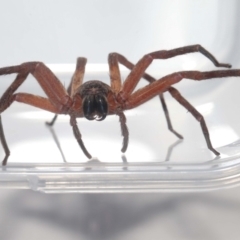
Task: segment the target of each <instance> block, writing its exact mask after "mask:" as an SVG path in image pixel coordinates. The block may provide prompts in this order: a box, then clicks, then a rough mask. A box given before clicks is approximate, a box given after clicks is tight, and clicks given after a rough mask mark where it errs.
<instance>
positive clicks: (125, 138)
mask: <svg viewBox="0 0 240 240" xmlns="http://www.w3.org/2000/svg"><path fill="white" fill-rule="evenodd" d="M116 114H117V115H118V116H119V121H120V125H121V131H122V136H123V146H122V149H121V151H122V152H123V153H124V152H126V150H127V147H128V139H129V138H128V137H129V132H128V128H127V125H126V121H127V119H126V116H125V115H124V113H123V112H122V111H119V112H117V113H116Z"/></svg>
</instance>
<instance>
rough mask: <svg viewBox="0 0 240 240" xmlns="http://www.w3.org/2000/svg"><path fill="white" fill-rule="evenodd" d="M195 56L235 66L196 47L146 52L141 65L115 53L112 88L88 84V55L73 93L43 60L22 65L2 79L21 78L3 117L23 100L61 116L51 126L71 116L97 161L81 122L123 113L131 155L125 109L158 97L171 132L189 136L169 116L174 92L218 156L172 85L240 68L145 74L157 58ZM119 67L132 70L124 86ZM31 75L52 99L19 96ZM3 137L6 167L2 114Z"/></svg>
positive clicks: (2, 105) (1, 71)
mask: <svg viewBox="0 0 240 240" xmlns="http://www.w3.org/2000/svg"><path fill="white" fill-rule="evenodd" d="M193 52H200V53H202V54H203V55H204V56H205V57H207V58H208V59H209V60H211V61H212V62H213V63H214V65H215V66H216V67H225V68H230V67H231V65H229V64H224V63H219V62H218V61H217V60H216V58H215V57H214V56H213V55H212V54H211V53H209V52H208V51H207V50H206V49H204V48H203V47H202V46H200V45H192V46H185V47H181V48H176V49H173V50H167V51H166V50H164V51H156V52H152V53H149V54H146V55H145V56H143V57H142V58H141V59H140V60H139V61H138V62H137V63H136V64H135V65H134V64H132V63H131V62H129V61H128V60H127V59H126V58H125V57H124V56H122V55H121V54H119V53H110V54H109V56H108V63H109V71H110V80H111V84H110V86H109V85H107V84H105V83H103V82H101V81H98V80H92V81H87V82H85V83H83V76H84V71H85V65H86V62H87V59H86V58H82V57H80V58H78V59H77V65H76V70H75V72H74V75H73V77H72V80H71V83H70V85H69V87H68V89H65V88H64V86H63V85H62V83H61V82H60V81H59V80H58V79H57V77H56V76H55V75H54V74H53V73H52V71H51V70H50V69H49V68H48V67H46V66H45V65H44V64H43V63H42V62H26V63H23V64H21V65H17V66H10V67H4V68H0V75H5V74H12V73H17V76H16V79H15V80H14V81H13V83H12V84H11V85H10V87H9V88H8V89H7V90H6V91H5V92H4V94H3V95H2V97H1V99H0V113H2V112H3V111H4V110H5V109H7V108H8V107H9V106H10V105H11V104H12V103H13V102H14V101H17V102H22V103H26V104H29V105H32V106H35V107H38V108H41V109H44V110H47V111H50V112H53V113H55V114H56V115H55V117H54V118H53V120H52V121H51V122H50V123H48V124H49V125H53V123H54V122H55V120H56V116H57V114H68V115H69V116H70V125H71V126H72V128H73V133H74V136H75V138H76V140H77V141H78V144H79V145H80V147H81V149H82V151H83V152H84V154H85V155H86V156H87V157H88V158H89V159H91V158H92V156H91V155H90V153H89V152H88V151H87V149H86V147H85V146H84V143H83V141H82V137H81V133H80V131H79V129H78V126H77V121H76V118H78V117H85V118H87V119H88V120H97V121H101V120H104V119H105V118H106V116H107V115H109V114H116V115H118V116H119V120H120V125H121V131H122V135H123V146H122V149H121V151H122V152H125V151H126V150H127V146H128V137H129V133H128V128H127V125H126V117H125V115H124V111H125V110H130V109H132V108H135V107H137V106H139V105H141V104H143V103H145V102H146V101H148V100H150V99H152V98H153V97H155V96H157V95H159V97H160V100H161V103H162V107H163V110H164V113H165V116H166V120H167V124H168V128H169V130H170V131H171V132H173V133H174V134H175V135H176V136H177V137H178V138H180V139H182V138H183V137H182V136H181V135H180V134H179V133H177V132H176V131H175V130H174V129H173V127H172V124H171V121H170V118H169V114H168V110H167V107H166V103H165V100H164V97H163V93H164V92H166V91H168V92H169V93H170V94H171V95H172V97H173V98H175V99H176V100H177V101H178V102H179V103H180V104H181V105H183V106H184V107H185V108H186V109H187V110H188V111H189V112H190V113H191V114H192V115H193V116H194V117H195V118H196V120H197V121H199V122H200V125H201V128H202V131H203V134H204V137H205V140H206V143H207V146H208V148H209V149H210V150H211V151H212V152H213V153H214V154H215V155H220V153H219V152H217V151H216V150H215V149H214V148H213V146H212V144H211V140H210V137H209V132H208V129H207V126H206V123H205V121H204V118H203V116H202V115H201V114H200V113H199V112H198V111H197V110H196V109H195V108H194V107H193V106H192V105H191V104H190V103H189V102H188V101H187V100H186V99H185V98H183V97H182V96H181V94H180V93H179V92H178V90H177V89H175V88H174V87H172V85H174V84H176V83H178V82H180V81H181V80H182V79H191V80H196V81H201V80H207V79H211V78H222V77H236V76H240V70H239V69H235V70H215V71H208V72H200V71H180V72H175V73H172V74H169V75H167V76H165V77H162V78H160V79H158V80H156V79H155V78H153V77H152V76H150V75H149V74H147V73H145V71H146V69H147V68H148V66H149V65H150V64H151V63H152V61H153V60H155V59H167V58H172V57H175V56H178V55H183V54H187V53H193ZM119 63H120V64H122V65H124V66H125V67H127V68H128V69H130V70H131V71H130V73H129V75H128V76H127V78H126V80H125V81H124V82H123V83H122V82H121V75H120V71H119ZM29 74H32V75H33V76H34V77H35V78H36V80H37V81H38V83H39V84H40V86H41V88H42V89H43V90H44V92H45V93H46V95H47V97H48V98H44V97H40V96H36V95H32V94H28V93H14V92H15V91H16V90H17V89H18V87H19V86H20V85H21V84H22V83H23V82H24V81H25V79H26V78H27V76H28V75H29ZM141 78H144V79H145V80H147V81H148V82H149V84H148V85H147V86H145V87H143V88H141V89H138V90H136V91H134V90H135V88H136V85H137V84H138V82H139V81H140V79H141ZM0 139H1V143H2V146H3V148H4V151H5V157H4V159H3V161H2V164H3V165H6V163H7V159H8V157H9V155H10V151H9V148H8V146H7V143H6V139H5V136H4V132H3V127H2V122H1V116H0Z"/></svg>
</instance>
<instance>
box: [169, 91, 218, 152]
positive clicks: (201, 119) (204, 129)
mask: <svg viewBox="0 0 240 240" xmlns="http://www.w3.org/2000/svg"><path fill="white" fill-rule="evenodd" d="M168 91H169V92H170V94H171V95H172V96H173V98H175V99H176V100H177V101H178V102H179V103H180V104H181V105H182V106H183V107H185V108H186V109H187V110H188V111H189V112H190V113H191V114H192V115H193V116H194V117H195V119H196V120H197V121H198V122H200V125H201V128H202V132H203V135H204V137H205V140H206V143H207V146H208V148H209V150H211V151H212V152H213V153H214V154H215V155H217V156H218V155H220V153H219V152H217V151H216V150H215V149H214V148H213V146H212V143H211V140H210V136H209V132H208V128H207V125H206V122H205V120H204V117H203V116H202V114H201V113H199V112H198V111H197V110H196V108H194V107H193V106H192V105H191V104H190V103H189V102H188V101H187V100H186V99H184V98H183V97H182V95H181V94H180V92H179V91H178V90H177V89H175V88H173V87H170V88H169V89H168Z"/></svg>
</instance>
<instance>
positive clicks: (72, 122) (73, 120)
mask: <svg viewBox="0 0 240 240" xmlns="http://www.w3.org/2000/svg"><path fill="white" fill-rule="evenodd" d="M70 125H71V126H72V128H73V133H74V136H75V138H76V139H77V142H78V144H79V146H80V147H81V149H82V151H83V153H84V154H85V155H86V157H88V158H89V159H91V158H92V156H91V154H90V153H89V152H88V151H87V149H86V148H85V146H84V143H83V141H82V135H81V133H80V131H79V129H78V126H77V121H76V117H75V116H71V118H70Z"/></svg>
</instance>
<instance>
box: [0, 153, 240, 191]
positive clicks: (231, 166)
mask: <svg viewBox="0 0 240 240" xmlns="http://www.w3.org/2000/svg"><path fill="white" fill-rule="evenodd" d="M239 183H240V158H239V157H235V158H234V157H233V158H232V159H229V160H228V161H221V159H220V160H219V161H209V162H207V163H206V162H205V163H202V164H201V163H197V164H182V163H181V164H174V163H171V164H169V163H166V162H163V163H151V164H150V163H102V162H94V161H93V162H91V161H90V162H88V163H79V164H75V163H62V164H24V163H22V164H14V163H9V164H8V165H7V166H4V167H1V168H0V188H1V189H31V190H34V191H39V192H44V193H137V192H196V191H212V190H220V189H225V188H231V187H235V186H238V185H239Z"/></svg>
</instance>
